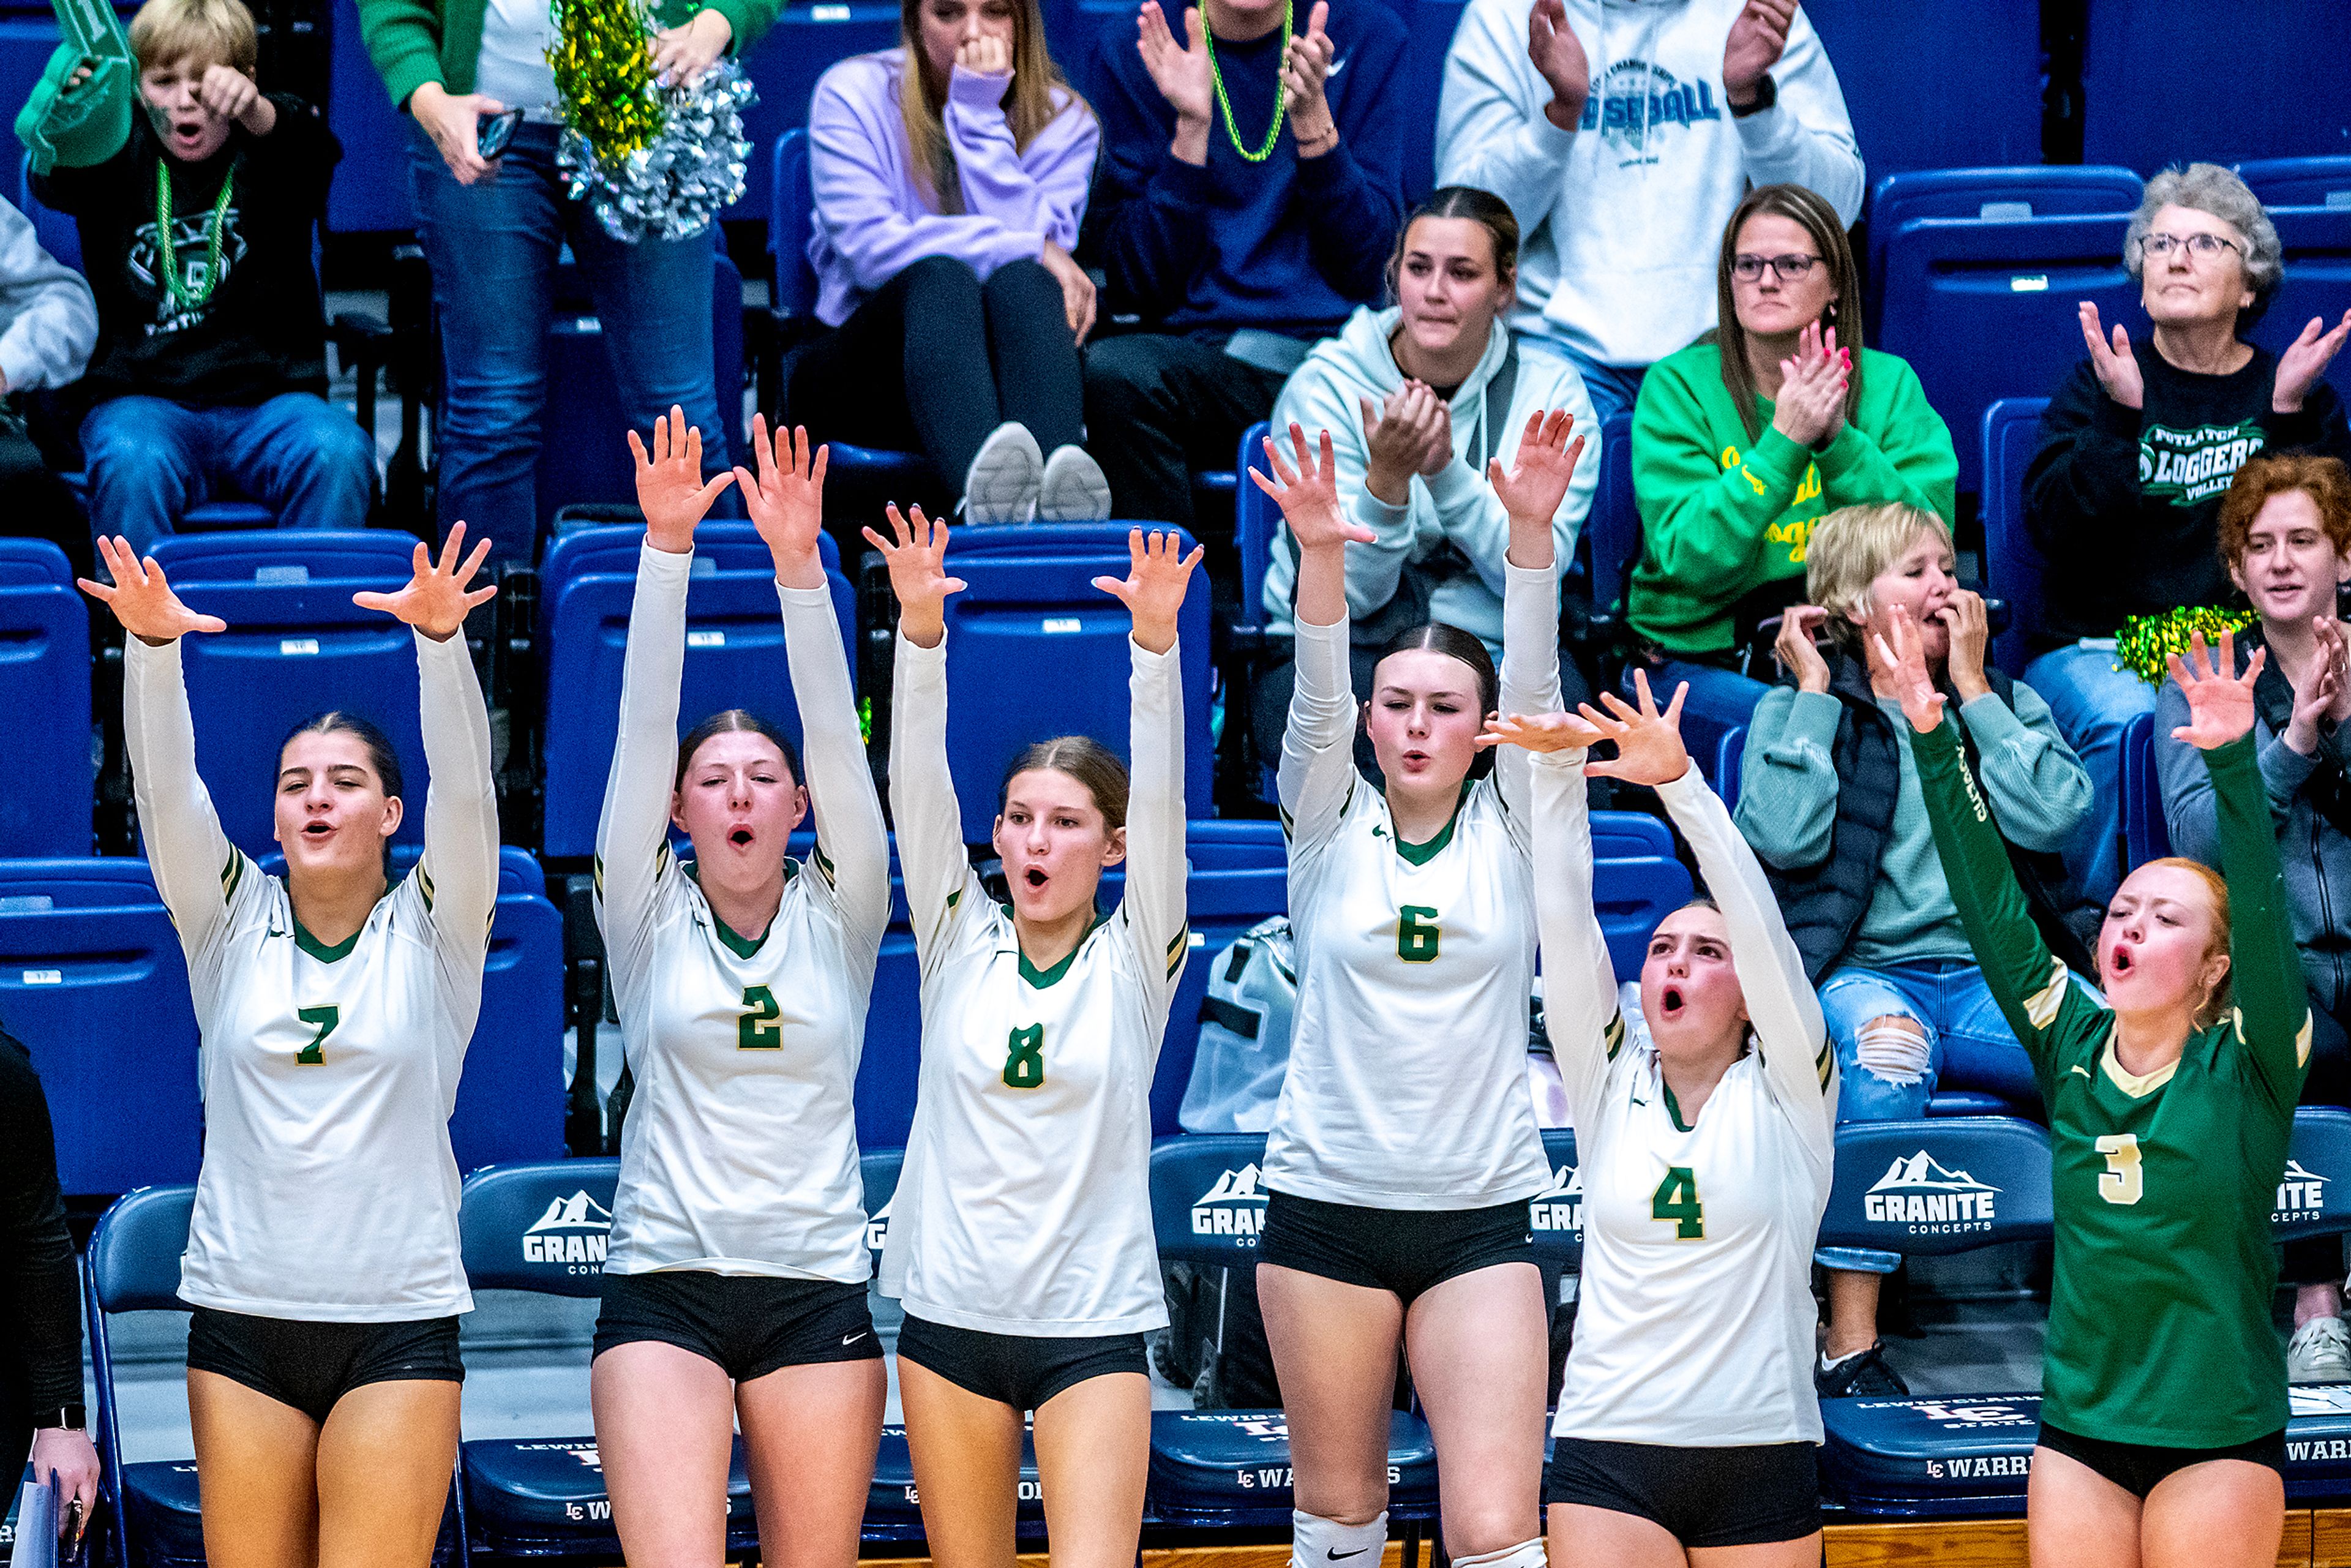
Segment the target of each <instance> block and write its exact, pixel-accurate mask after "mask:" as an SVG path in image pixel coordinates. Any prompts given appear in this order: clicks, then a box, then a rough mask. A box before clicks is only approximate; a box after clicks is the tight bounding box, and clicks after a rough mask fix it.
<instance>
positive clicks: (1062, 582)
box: [947, 523, 1215, 843]
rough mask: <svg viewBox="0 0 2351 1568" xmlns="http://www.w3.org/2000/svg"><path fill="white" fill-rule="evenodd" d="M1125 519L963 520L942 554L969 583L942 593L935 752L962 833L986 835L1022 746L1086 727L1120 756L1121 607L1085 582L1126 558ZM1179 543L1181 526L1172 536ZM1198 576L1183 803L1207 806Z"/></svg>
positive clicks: (1201, 575) (1203, 599)
mask: <svg viewBox="0 0 2351 1568" xmlns="http://www.w3.org/2000/svg"><path fill="white" fill-rule="evenodd" d="M1128 528H1129V525H1127V524H1125V523H1033V524H1029V525H1027V526H1025V527H1021V528H965V529H962V530H959V531H958V532H957V533H956V537H955V543H954V544H953V545H952V546H951V547H950V549H949V554H948V559H949V561H950V562H951V563H952V565H953V567H954V570H955V573H956V576H958V577H960V578H962V579H963V580H965V581H966V582H967V583H968V584H970V586H969V587H968V588H967V589H966V590H965V591H963V592H961V593H958V594H956V596H955V597H954V598H953V599H950V600H948V601H947V627H948V636H947V689H948V691H949V692H950V693H951V694H953V702H952V704H951V706H950V707H949V709H948V713H947V760H948V763H949V766H950V767H951V768H953V769H954V772H955V785H956V797H957V799H958V800H960V801H961V802H962V806H963V829H964V838H965V839H966V840H967V841H969V842H972V843H977V842H980V841H984V840H985V839H987V836H988V834H989V831H990V830H991V828H992V825H993V823H994V821H995V819H996V796H997V789H998V786H999V785H1000V784H1001V783H1002V781H1003V774H1004V768H1005V767H1006V765H1007V764H1008V763H1009V762H1010V761H1011V760H1012V758H1014V756H1015V755H1017V754H1018V753H1019V749H1020V747H1023V746H1026V745H1028V744H1029V742H1031V741H1035V740H1042V739H1045V738H1046V737H1050V736H1056V735H1072V734H1076V735H1090V736H1092V737H1094V738H1095V739H1096V740H1099V741H1101V742H1102V744H1103V745H1105V746H1108V747H1110V748H1111V749H1112V750H1113V751H1115V752H1117V753H1118V754H1119V755H1121V756H1122V757H1123V756H1124V755H1125V753H1126V743H1127V731H1128V704H1127V674H1128V669H1129V665H1128V660H1127V651H1126V650H1127V634H1128V632H1129V630H1130V627H1131V625H1132V622H1130V621H1129V619H1128V616H1127V613H1126V607H1125V606H1124V605H1123V604H1121V603H1120V602H1119V601H1117V600H1115V599H1113V598H1112V597H1111V596H1110V595H1109V594H1107V593H1104V592H1103V591H1102V590H1101V589H1099V588H1096V587H1095V586H1094V585H1093V580H1094V579H1095V578H1096V577H1098V576H1102V575H1104V574H1109V575H1113V576H1117V577H1124V576H1125V575H1126V571H1127V559H1128V557H1127V532H1128ZM1181 547H1182V548H1183V549H1185V550H1186V551H1189V550H1190V549H1191V548H1192V541H1191V539H1190V537H1189V536H1184V537H1183V538H1182V539H1181ZM1208 594H1209V590H1208V583H1207V574H1206V573H1205V572H1198V573H1195V574H1194V576H1193V579H1192V586H1191V590H1190V591H1189V592H1188V593H1187V594H1186V598H1185V601H1184V613H1183V619H1182V643H1183V691H1184V735H1185V758H1184V760H1185V768H1184V803H1185V809H1186V811H1187V812H1188V813H1189V814H1190V815H1192V816H1194V817H1206V816H1207V815H1209V814H1210V812H1211V810H1213V806H1214V801H1213V799H1212V794H1213V792H1212V790H1211V789H1210V766H1211V763H1212V762H1213V760H1214V753H1215V745H1214V743H1213V742H1212V741H1211V740H1210V738H1209V732H1208V716H1209V714H1208V709H1209V695H1210V691H1209V685H1208Z"/></svg>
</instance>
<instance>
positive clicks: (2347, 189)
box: [2237, 153, 2351, 212]
mask: <svg viewBox="0 0 2351 1568" xmlns="http://www.w3.org/2000/svg"><path fill="white" fill-rule="evenodd" d="M2237 177H2238V178H2239V179H2241V180H2242V181H2244V183H2245V184H2246V186H2247V188H2248V189H2250V190H2251V191H2252V193H2253V194H2254V195H2255V196H2256V197H2258V198H2260V201H2261V204H2262V205H2263V206H2265V207H2327V208H2331V209H2333V210H2334V211H2335V212H2343V211H2346V210H2351V157H2346V156H2344V155H2342V154H2339V153H2338V154H2335V155H2333V156H2327V157H2317V158H2256V159H2252V160H2250V161H2248V162H2242V163H2240V164H2238V165H2237Z"/></svg>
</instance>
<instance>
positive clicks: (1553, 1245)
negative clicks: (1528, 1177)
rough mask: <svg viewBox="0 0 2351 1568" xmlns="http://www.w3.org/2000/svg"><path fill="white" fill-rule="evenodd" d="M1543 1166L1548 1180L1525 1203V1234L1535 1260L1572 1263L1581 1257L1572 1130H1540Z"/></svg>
mask: <svg viewBox="0 0 2351 1568" xmlns="http://www.w3.org/2000/svg"><path fill="white" fill-rule="evenodd" d="M1542 1144H1543V1163H1544V1164H1545V1165H1546V1166H1550V1167H1551V1180H1550V1181H1549V1182H1548V1183H1547V1184H1545V1186H1544V1187H1543V1189H1542V1191H1541V1192H1539V1193H1537V1194H1535V1195H1534V1197H1531V1198H1530V1199H1528V1201H1527V1225H1528V1234H1529V1235H1531V1236H1532V1237H1533V1238H1534V1241H1535V1256H1536V1258H1537V1259H1538V1260H1543V1261H1546V1262H1553V1263H1562V1264H1573V1263H1574V1262H1575V1261H1576V1260H1579V1259H1581V1258H1582V1257H1583V1170H1582V1169H1581V1168H1580V1166H1579V1163H1578V1161H1577V1159H1576V1155H1575V1130H1574V1129H1573V1128H1572V1127H1545V1128H1544V1129H1543V1130H1542Z"/></svg>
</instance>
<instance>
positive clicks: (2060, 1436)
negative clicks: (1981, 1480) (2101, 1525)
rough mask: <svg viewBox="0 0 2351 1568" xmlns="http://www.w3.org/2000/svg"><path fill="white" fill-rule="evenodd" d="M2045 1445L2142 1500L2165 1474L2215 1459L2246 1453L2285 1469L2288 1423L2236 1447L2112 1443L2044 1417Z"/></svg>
mask: <svg viewBox="0 0 2351 1568" xmlns="http://www.w3.org/2000/svg"><path fill="white" fill-rule="evenodd" d="M2041 1446H2042V1447H2043V1448H2047V1449H2049V1450H2050V1451H2051V1452H2052V1453H2058V1454H2063V1455H2064V1456H2065V1457H2066V1458H2069V1459H2075V1460H2079V1461H2080V1462H2081V1463H2083V1464H2085V1465H2087V1466H2089V1467H2090V1468H2091V1469H2094V1470H2095V1471H2097V1472H2098V1474H2100V1475H2102V1476H2104V1477H2105V1478H2106V1479H2108V1480H2110V1481H2112V1482H2114V1483H2115V1485H2116V1486H2118V1487H2120V1488H2122V1489H2123V1490H2125V1491H2126V1492H2128V1493H2130V1494H2131V1496H2133V1497H2135V1498H2138V1499H2140V1500H2142V1501H2143V1500H2146V1497H2147V1493H2149V1492H2151V1491H2153V1490H2155V1489H2156V1485H2157V1483H2158V1482H2159V1481H2161V1480H2162V1479H2164V1478H2165V1477H2167V1476H2169V1475H2173V1474H2175V1473H2177V1472H2179V1471H2180V1470H2184V1469H2187V1468H2188V1467H2189V1466H2190V1465H2200V1464H2203V1463H2205V1462H2207V1461H2208V1460H2211V1459H2243V1460H2245V1461H2247V1462H2248V1463H2250V1464H2256V1465H2267V1466H2268V1467H2269V1468H2270V1469H2273V1470H2275V1471H2277V1472H2278V1474H2280V1475H2281V1476H2283V1474H2285V1428H2284V1427H2279V1428H2278V1429H2277V1430H2276V1431H2274V1432H2272V1433H2271V1434H2270V1435H2269V1436H2268V1437H2256V1438H2254V1439H2253V1440H2252V1442H2250V1443H2239V1444H2238V1445H2237V1446H2236V1447H2234V1448H2157V1447H2155V1446H2154V1445H2153V1444H2150V1443H2109V1442H2107V1441H2106V1440H2105V1438H2104V1437H2083V1436H2082V1435H2081V1434H2080V1433H2078V1432H2068V1431H2067V1430H2065V1428H2064V1427H2053V1426H2051V1425H2050V1424H2049V1423H2048V1422H2046V1421H2043V1423H2041Z"/></svg>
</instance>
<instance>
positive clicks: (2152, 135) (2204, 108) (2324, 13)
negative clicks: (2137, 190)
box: [2082, 0, 2351, 174]
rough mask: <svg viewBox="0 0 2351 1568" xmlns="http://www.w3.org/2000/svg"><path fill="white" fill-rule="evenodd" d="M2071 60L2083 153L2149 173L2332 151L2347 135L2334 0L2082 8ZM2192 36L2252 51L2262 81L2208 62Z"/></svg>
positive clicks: (2345, 49)
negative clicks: (2239, 79) (2076, 73)
mask: <svg viewBox="0 0 2351 1568" xmlns="http://www.w3.org/2000/svg"><path fill="white" fill-rule="evenodd" d="M2088 11H2089V30H2088V37H2086V38H2085V41H2084V48H2083V56H2082V99H2083V110H2082V143H2083V154H2082V155H2083V158H2084V160H2085V162H2092V163H2121V164H2126V165H2127V166H2128V167H2130V168H2133V169H2137V170H2138V171H2139V172H2141V173H2146V174H2152V173H2154V172H2156V171H2157V170H2158V169H2161V168H2164V167H2166V166H2167V165H2169V164H2173V163H2187V162H2194V161H2199V160H2201V161H2204V162H2213V163H2230V162H2235V161H2237V160H2238V159H2241V158H2283V157H2291V156H2293V155H2294V154H2296V153H2304V152H2320V151H2328V150H2341V149H2342V148H2343V147H2344V146H2345V145H2346V139H2351V95H2346V93H2345V92H2344V90H2343V81H2342V73H2341V62H2342V60H2343V59H2344V58H2345V57H2346V56H2351V7H2346V6H2344V5H2340V4H2338V3H2337V0H2130V3H2129V4H2127V5H2114V4H2105V5H2099V4H2093V5H2090V6H2089V7H2088ZM2194 38H2213V39H2219V38H2240V39H2243V40H2244V41H2245V42H2246V43H2247V44H2248V45H2249V46H2251V47H2253V48H2256V49H2259V50H2260V51H2261V56H2262V76H2261V86H2260V89H2259V90H2257V91H2251V92H2249V91H2245V90H2243V89H2241V87H2240V86H2239V85H2238V84H2236V83H2234V82H2231V80H2229V79H2228V78H2226V77H2225V76H2223V75H2220V74H2217V73H2215V72H2213V71H2212V70H2211V69H2210V68H2209V59H2207V58H2199V56H2201V55H2202V54H2203V51H2201V50H2199V49H2196V48H2193V47H2189V48H2183V47H2180V46H2181V44H2182V42H2183V41H2184V40H2189V39H2194Z"/></svg>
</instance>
